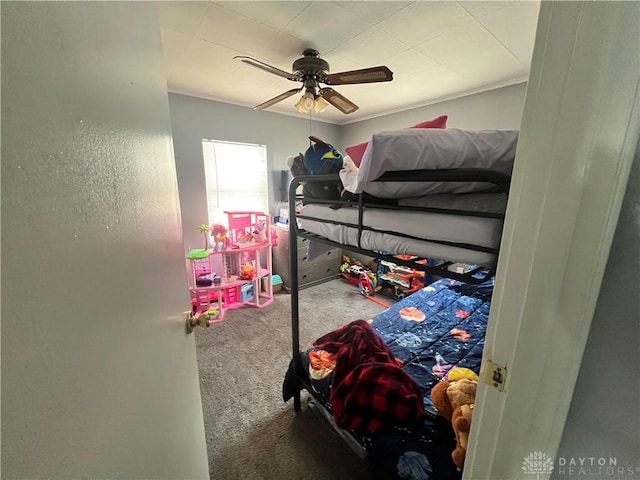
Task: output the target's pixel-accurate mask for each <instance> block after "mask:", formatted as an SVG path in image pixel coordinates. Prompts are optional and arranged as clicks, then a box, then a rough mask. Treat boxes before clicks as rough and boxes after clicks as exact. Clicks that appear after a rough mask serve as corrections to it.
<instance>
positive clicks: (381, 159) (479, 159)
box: [340, 128, 518, 198]
mask: <svg viewBox="0 0 640 480" xmlns="http://www.w3.org/2000/svg"><path fill="white" fill-rule="evenodd" d="M517 142H518V130H461V129H455V128H450V129H428V128H425V129H417V128H413V129H406V130H394V131H388V132H380V133H376V134H374V135H373V136H372V137H371V140H370V141H369V144H368V145H367V149H366V150H365V152H364V155H363V157H362V162H361V164H360V167H359V168H357V167H355V166H354V165H352V166H351V168H344V169H342V170H341V171H340V178H341V180H342V183H343V185H344V188H345V189H346V190H347V191H349V192H352V193H362V192H366V193H368V194H370V195H373V196H376V197H379V198H406V197H419V196H423V195H431V194H434V193H469V192H480V191H483V190H487V189H489V188H491V187H492V186H493V185H491V184H489V183H486V182H464V183H463V182H426V183H425V182H376V181H375V180H376V179H377V178H378V177H380V176H381V175H382V174H384V173H386V172H390V171H405V170H435V169H460V168H483V169H490V170H493V171H496V172H499V173H502V174H505V175H509V176H510V175H511V171H512V170H513V162H514V159H515V154H516V146H517Z"/></svg>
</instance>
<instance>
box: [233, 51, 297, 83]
mask: <svg viewBox="0 0 640 480" xmlns="http://www.w3.org/2000/svg"><path fill="white" fill-rule="evenodd" d="M233 58H234V59H237V60H240V61H242V62H244V63H246V64H248V65H252V66H254V67H256V68H259V69H261V70H264V71H265V72H269V73H273V74H274V75H278V76H279V77H283V78H286V79H289V80H293V81H294V82H300V81H302V77H300V76H298V75H294V74H293V73H289V72H285V71H284V70H280V69H279V68H276V67H272V66H271V65H269V64H267V63H264V62H261V61H260V60H256V59H255V58H251V57H247V56H244V55H236V56H235V57H233Z"/></svg>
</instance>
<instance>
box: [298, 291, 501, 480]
mask: <svg viewBox="0 0 640 480" xmlns="http://www.w3.org/2000/svg"><path fill="white" fill-rule="evenodd" d="M492 291H493V279H491V280H489V281H487V282H485V283H482V284H480V285H468V284H466V283H461V282H458V281H454V280H450V279H441V280H438V281H436V282H435V283H433V284H431V285H429V286H427V287H425V288H423V289H421V290H419V291H417V292H415V293H414V294H412V295H410V296H409V297H406V298H405V299H403V300H402V301H400V302H398V303H396V304H394V305H392V306H391V307H389V308H388V309H387V310H385V311H384V312H382V313H380V314H378V315H377V316H376V317H374V318H373V321H372V323H371V326H372V328H373V330H374V332H376V333H377V334H378V335H379V336H380V337H381V338H382V339H383V340H384V341H385V343H386V344H387V345H388V346H389V347H390V349H391V351H392V352H393V354H394V355H395V356H396V357H397V358H400V359H402V360H403V361H404V366H403V367H402V368H403V370H404V371H405V372H406V373H408V374H409V375H410V376H411V377H412V378H413V379H414V380H415V381H416V382H417V383H418V385H420V387H421V388H422V389H423V391H424V407H425V413H426V415H425V418H424V420H423V422H422V424H421V425H418V426H415V427H407V426H398V427H396V428H394V429H392V430H391V431H389V430H386V431H380V432H362V431H360V432H352V434H353V435H354V437H356V438H357V439H358V441H359V442H360V443H362V444H363V445H364V446H365V448H366V449H367V451H368V453H369V456H370V458H373V459H375V461H376V462H381V463H383V464H385V465H386V466H387V467H388V469H389V470H391V471H394V472H395V473H396V474H397V475H398V476H399V477H400V478H407V479H413V480H436V479H438V480H440V479H459V478H460V476H461V473H460V472H458V471H457V470H456V468H455V466H454V465H453V462H452V460H451V452H452V451H453V449H454V448H455V437H454V434H453V429H452V428H451V425H450V424H449V423H448V421H447V420H445V419H444V418H443V417H440V416H438V415H437V411H436V409H435V408H434V406H433V404H432V402H431V396H430V392H431V389H432V388H433V386H434V385H435V384H436V383H438V382H439V381H440V380H441V379H442V378H443V377H444V376H445V375H446V373H447V372H448V371H449V370H450V369H452V368H453V367H456V366H458V367H466V368H469V369H471V370H473V371H475V372H476V373H479V370H480V362H481V360H482V349H483V346H484V338H485V333H486V327H487V320H488V317H489V308H490V301H491V295H492ZM307 362H308V360H307V359H305V361H303V363H305V364H306V365H305V367H307V368H308V363H307ZM330 382H331V379H330V378H325V379H323V380H320V381H312V384H313V385H314V388H315V389H316V390H317V391H320V392H327V397H326V398H328V387H329V385H330ZM327 405H328V402H327Z"/></svg>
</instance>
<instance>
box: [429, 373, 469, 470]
mask: <svg viewBox="0 0 640 480" xmlns="http://www.w3.org/2000/svg"><path fill="white" fill-rule="evenodd" d="M477 388H478V375H476V374H475V373H474V372H473V371H471V370H469V369H468V368H460V367H455V368H453V369H451V370H450V371H449V374H448V375H447V377H446V379H443V380H441V381H440V382H439V383H437V384H436V385H435V386H434V387H433V388H432V389H431V400H432V401H433V405H434V406H435V407H436V409H437V410H438V413H440V414H441V415H442V416H443V417H445V418H446V419H447V420H449V421H450V422H451V426H452V427H453V431H454V433H455V434H456V448H455V449H454V450H453V452H452V453H451V458H452V459H453V463H454V464H455V465H456V467H458V469H459V470H461V469H462V467H463V465H464V458H465V455H466V453H467V445H468V443H469V430H470V429H471V417H472V416H473V409H474V407H475V401H476V390H477Z"/></svg>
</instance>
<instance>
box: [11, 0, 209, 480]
mask: <svg viewBox="0 0 640 480" xmlns="http://www.w3.org/2000/svg"><path fill="white" fill-rule="evenodd" d="M155 9H156V7H155V6H154V5H153V4H151V3H146V2H141V3H131V2H15V3H14V2H3V4H2V227H3V232H2V234H3V235H2V258H3V265H2V267H3V268H2V280H3V285H2V286H3V293H4V295H3V302H2V468H3V471H2V476H3V478H109V479H115V478H123V479H124V478H126V479H134V478H154V479H163V478H164V479H176V478H189V479H199V478H208V476H209V474H208V465H207V454H206V446H205V437H204V424H203V416H202V406H201V401H200V391H199V385H198V374H197V365H196V354H195V345H194V336H193V335H190V336H187V335H185V332H184V328H185V326H184V314H183V313H182V312H183V311H184V310H187V309H188V308H189V295H188V291H187V288H186V272H185V261H184V251H183V245H182V233H181V223H180V212H179V203H178V191H177V183H176V175H175V165H174V161H173V151H172V143H171V129H170V122H169V108H168V97H167V89H166V78H165V74H164V67H163V60H162V51H161V48H162V46H161V40H160V31H159V22H158V18H157V12H156V10H155Z"/></svg>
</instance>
